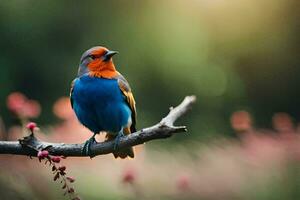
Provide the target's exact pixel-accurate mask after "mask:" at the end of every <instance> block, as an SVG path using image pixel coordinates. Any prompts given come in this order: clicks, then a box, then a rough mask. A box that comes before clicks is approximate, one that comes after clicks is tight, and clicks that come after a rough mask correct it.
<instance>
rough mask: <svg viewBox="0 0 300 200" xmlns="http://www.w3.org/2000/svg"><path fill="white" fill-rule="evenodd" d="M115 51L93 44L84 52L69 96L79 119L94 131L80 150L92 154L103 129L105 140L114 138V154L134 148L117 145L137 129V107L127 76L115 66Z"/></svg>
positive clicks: (130, 152)
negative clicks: (98, 135)
mask: <svg viewBox="0 0 300 200" xmlns="http://www.w3.org/2000/svg"><path fill="white" fill-rule="evenodd" d="M117 53H118V52H117V51H110V50H108V49H107V48H105V47H102V46H96V47H93V48H91V49H89V50H87V51H86V52H84V53H83V55H82V57H81V59H80V64H79V69H78V75H77V78H76V79H75V80H74V81H73V82H72V87H71V92H70V99H71V105H72V108H73V110H74V111H75V114H76V116H77V118H78V120H79V121H80V122H81V123H82V124H83V125H84V126H86V127H87V128H88V129H90V130H91V131H92V132H93V133H94V135H93V136H92V137H91V138H90V139H89V140H87V141H86V143H85V145H84V148H83V152H84V153H85V154H86V155H89V156H93V155H91V145H93V144H95V143H96V140H95V135H96V134H99V133H100V132H106V141H110V140H115V144H114V147H115V152H114V156H115V158H117V157H120V158H126V157H127V156H129V157H132V158H133V157H134V152H133V148H132V147H131V148H127V149H118V145H119V140H120V138H121V137H122V136H124V135H128V134H130V133H133V132H135V131H136V128H135V126H136V107H135V100H134V97H133V94H132V92H131V89H130V86H129V84H128V82H127V80H126V79H125V78H124V77H123V76H122V75H121V74H120V73H119V72H118V71H117V70H116V68H115V65H114V63H113V61H112V57H113V56H114V55H115V54H117Z"/></svg>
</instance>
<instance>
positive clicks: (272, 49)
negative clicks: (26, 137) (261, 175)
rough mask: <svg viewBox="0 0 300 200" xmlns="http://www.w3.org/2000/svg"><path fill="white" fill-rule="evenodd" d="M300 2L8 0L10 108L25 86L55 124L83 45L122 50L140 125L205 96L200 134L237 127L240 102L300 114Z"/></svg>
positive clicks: (262, 114) (5, 52)
mask: <svg viewBox="0 0 300 200" xmlns="http://www.w3.org/2000/svg"><path fill="white" fill-rule="evenodd" d="M296 4H297V0H266V1H258V0H256V1H249V0H244V1H239V0H234V1H231V2H226V1H222V0H213V1H210V0H189V1H181V0H175V1H173V0H164V1H160V2H159V3H158V2H156V1H150V0H146V1H114V0H113V1H88V2H74V1H70V0H67V1H32V0H24V1H19V0H12V1H6V2H1V4H0V29H1V31H0V38H1V40H0V45H1V54H0V66H1V73H0V85H1V92H0V113H1V115H2V116H3V117H4V120H5V121H6V122H7V123H10V124H11V123H12V121H11V119H10V118H8V117H7V116H9V115H8V111H7V109H6V108H5V98H6V97H7V95H8V94H9V93H11V92H13V91H21V92H23V93H25V94H26V95H27V96H28V97H30V98H33V99H37V100H39V101H40V102H41V104H42V108H43V113H42V115H41V117H40V119H39V121H40V122H41V123H43V124H47V123H52V122H54V120H55V118H54V116H53V115H52V112H51V109H52V105H53V103H54V101H55V100H56V99H58V98H59V97H61V96H66V95H68V93H69V86H70V82H71V81H72V79H73V78H74V77H75V76H76V72H77V65H78V61H79V58H80V56H81V54H82V53H83V51H85V50H86V49H88V48H90V47H91V46H95V45H104V46H107V47H108V48H110V49H114V50H118V51H119V52H120V54H119V55H118V56H116V57H115V64H116V65H117V67H118V70H119V71H120V72H122V73H123V74H124V76H125V77H127V79H128V80H129V82H130V84H131V86H132V88H133V90H134V94H135V97H136V100H137V103H138V104H137V107H138V111H139V124H138V126H139V127H140V128H141V127H144V126H146V125H149V124H151V123H153V122H155V121H157V120H158V119H159V118H160V117H162V116H163V115H164V114H165V113H166V112H167V108H168V107H169V106H170V105H175V104H177V103H178V102H179V101H180V100H181V99H182V98H183V97H184V96H185V95H188V94H196V95H197V96H198V105H197V106H196V107H195V109H194V110H193V113H192V115H190V116H189V117H188V118H187V120H186V121H185V123H187V125H188V126H189V127H190V130H191V132H195V134H192V136H191V137H204V138H205V137H212V136H214V135H216V134H220V133H221V132H222V133H227V134H228V133H230V132H231V131H230V129H229V125H228V118H229V116H230V113H232V112H233V111H234V110H237V109H246V110H248V111H250V112H251V113H253V114H254V115H255V116H256V119H257V123H258V124H260V125H262V124H264V125H268V124H269V121H268V119H270V116H271V114H273V113H274V112H277V111H284V112H288V113H291V114H292V115H293V116H294V117H295V118H297V119H299V118H300V114H299V113H300V112H299V111H300V107H299V106H298V104H299V99H300V95H299V93H298V92H296V91H295V89H294V87H295V86H297V85H299V84H300V79H299V78H298V77H299V76H298V74H299V73H300V68H299V67H297V66H298V65H299V62H300V61H299V49H300V48H299V46H298V45H297V44H298V43H299V37H298V36H299V32H300V30H299V20H298V19H299V12H298V9H297V6H295V5H296Z"/></svg>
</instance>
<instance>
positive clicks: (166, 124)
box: [0, 96, 196, 157]
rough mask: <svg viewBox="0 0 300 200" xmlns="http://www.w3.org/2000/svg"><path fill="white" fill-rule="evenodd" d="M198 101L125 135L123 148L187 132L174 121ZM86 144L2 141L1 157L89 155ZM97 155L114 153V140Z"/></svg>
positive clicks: (31, 138) (96, 149) (94, 150)
mask: <svg viewBox="0 0 300 200" xmlns="http://www.w3.org/2000/svg"><path fill="white" fill-rule="evenodd" d="M195 101H196V97H195V96H187V97H185V99H184V100H183V102H182V103H181V104H180V105H178V106H177V107H175V108H171V109H170V112H169V114H168V115H167V116H166V117H165V118H163V119H162V120H161V121H160V122H159V123H158V124H156V125H154V126H151V127H148V128H144V129H142V130H140V131H137V132H135V133H132V134H130V135H128V136H124V137H122V138H121V139H120V143H119V148H120V149H122V148H126V147H130V146H136V145H139V144H143V143H145V142H148V141H150V140H155V139H162V138H168V137H171V136H172V135H173V134H174V133H178V132H186V131H187V129H186V127H185V126H174V122H175V121H176V120H177V119H178V118H180V117H181V116H182V115H184V114H185V113H186V112H187V111H188V110H189V109H190V108H191V106H192V104H193V103H194V102H195ZM83 145H84V144H64V143H48V142H43V141H40V140H38V139H37V138H36V137H34V135H33V134H32V135H30V136H28V137H25V138H24V139H22V140H19V141H0V154H15V155H28V156H36V155H37V151H39V150H44V149H47V150H48V151H49V153H50V154H51V155H60V156H66V157H68V156H76V157H79V156H86V155H85V154H83V153H82V148H83ZM91 151H92V153H93V155H103V154H109V153H113V152H114V141H108V142H100V143H98V144H96V145H93V146H92V148H91Z"/></svg>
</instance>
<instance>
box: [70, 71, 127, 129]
mask: <svg viewBox="0 0 300 200" xmlns="http://www.w3.org/2000/svg"><path fill="white" fill-rule="evenodd" d="M71 98H72V103H73V109H74V111H75V113H76V116H77V118H78V120H79V121H80V122H81V123H82V124H83V125H84V126H86V127H87V128H89V129H90V130H91V131H92V132H94V133H99V132H101V131H109V132H111V133H115V134H117V133H118V132H119V131H121V130H122V128H124V127H127V126H128V125H130V123H131V110H130V108H129V106H128V104H127V103H126V100H125V97H124V96H123V94H122V92H121V90H120V88H119V85H118V80H117V79H105V78H98V77H91V76H89V75H87V74H86V75H83V76H81V77H79V78H77V79H76V80H75V82H74V85H73V90H72V93H71Z"/></svg>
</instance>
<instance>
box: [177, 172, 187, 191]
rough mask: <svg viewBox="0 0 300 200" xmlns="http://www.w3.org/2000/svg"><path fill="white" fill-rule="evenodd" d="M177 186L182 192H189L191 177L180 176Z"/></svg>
mask: <svg viewBox="0 0 300 200" xmlns="http://www.w3.org/2000/svg"><path fill="white" fill-rule="evenodd" d="M176 185H177V188H178V189H179V190H180V191H187V190H188V189H189V188H190V177H189V176H188V175H181V176H179V177H178V179H177V181H176Z"/></svg>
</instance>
